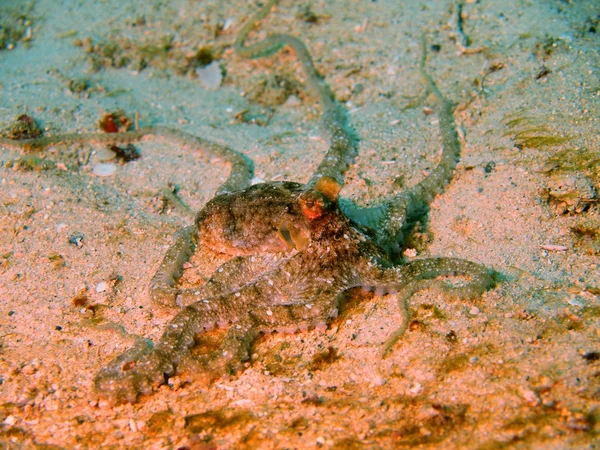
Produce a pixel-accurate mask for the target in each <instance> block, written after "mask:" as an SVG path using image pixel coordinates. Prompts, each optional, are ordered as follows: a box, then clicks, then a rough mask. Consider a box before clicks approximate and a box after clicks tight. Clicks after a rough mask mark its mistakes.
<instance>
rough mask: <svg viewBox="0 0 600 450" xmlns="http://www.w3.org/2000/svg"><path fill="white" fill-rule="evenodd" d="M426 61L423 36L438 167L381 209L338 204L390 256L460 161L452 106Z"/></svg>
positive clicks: (424, 72)
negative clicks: (434, 116)
mask: <svg viewBox="0 0 600 450" xmlns="http://www.w3.org/2000/svg"><path fill="white" fill-rule="evenodd" d="M426 59H427V51H426V45H425V37H424V36H423V37H422V39H421V58H420V61H419V70H420V72H421V76H422V78H423V80H424V81H425V84H426V89H427V91H428V92H429V93H431V94H433V95H434V97H435V98H436V101H437V103H438V104H439V112H438V115H439V126H440V134H441V136H442V155H441V157H440V161H439V163H438V165H437V166H436V167H435V168H434V169H433V170H432V171H431V173H430V174H429V175H428V176H427V177H426V178H425V179H423V180H422V181H421V182H420V183H418V184H417V185H415V186H413V187H412V188H410V189H408V190H406V191H404V192H402V193H400V194H397V195H395V196H393V197H391V198H389V199H387V200H385V201H384V202H383V203H382V204H380V205H376V206H373V207H367V208H364V207H360V206H358V205H356V204H354V203H352V202H351V201H349V200H345V201H343V202H341V204H340V207H341V209H342V210H343V211H344V214H346V215H347V216H348V217H350V218H351V219H352V220H353V221H354V222H356V223H358V224H360V225H362V226H366V227H367V228H370V229H372V230H374V233H375V235H376V236H377V241H378V243H379V244H380V245H381V246H383V247H384V248H386V249H387V250H388V251H389V252H390V254H391V255H392V256H393V255H394V254H397V253H398V252H399V251H400V250H401V246H402V244H403V242H404V236H406V234H407V233H409V232H410V231H411V229H412V227H413V226H414V224H415V223H416V222H417V221H418V220H420V219H421V218H422V217H423V216H424V215H425V213H426V211H427V209H428V207H429V204H430V203H431V201H432V200H433V198H434V197H435V196H436V195H438V194H441V193H442V192H443V191H444V190H445V188H446V186H447V185H448V183H450V181H451V180H452V176H453V174H454V170H455V169H456V165H457V164H458V161H459V159H460V152H461V145H460V139H459V137H458V133H457V131H456V122H455V118H454V104H453V103H452V102H451V101H450V100H448V99H446V98H445V97H444V95H443V94H442V92H441V91H440V89H439V88H438V86H437V84H436V83H435V81H434V80H433V78H432V77H431V75H429V73H427V70H426V67H425V62H426Z"/></svg>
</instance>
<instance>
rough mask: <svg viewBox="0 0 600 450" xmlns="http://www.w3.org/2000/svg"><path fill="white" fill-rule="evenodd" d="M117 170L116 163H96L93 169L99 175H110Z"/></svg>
mask: <svg viewBox="0 0 600 450" xmlns="http://www.w3.org/2000/svg"><path fill="white" fill-rule="evenodd" d="M116 171H117V166H115V165H114V164H107V163H103V164H96V165H95V166H94V168H93V169H92V173H93V174H94V175H96V176H98V177H110V176H111V175H113V174H114V173H115V172H116Z"/></svg>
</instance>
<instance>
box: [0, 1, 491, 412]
mask: <svg viewBox="0 0 600 450" xmlns="http://www.w3.org/2000/svg"><path fill="white" fill-rule="evenodd" d="M276 3H277V0H271V1H269V2H267V3H266V4H265V5H264V6H263V7H262V8H261V9H260V10H259V11H258V12H257V13H256V14H255V15H254V16H253V17H252V18H250V19H249V21H248V22H247V23H246V24H245V25H244V26H243V27H242V28H241V31H240V33H239V35H238V38H237V40H236V42H235V45H234V48H235V50H236V51H237V53H238V54H239V55H240V56H242V57H246V58H257V57H261V56H264V55H268V54H273V53H275V52H277V51H278V50H279V49H281V48H282V47H284V46H288V47H291V48H292V49H293V50H294V52H295V54H296V55H297V57H298V59H299V61H300V62H301V65H302V68H303V70H304V72H305V75H306V84H307V87H308V89H309V91H310V92H311V94H312V95H314V96H315V97H316V98H317V99H318V101H319V103H320V105H321V108H322V111H323V112H322V116H321V124H322V128H323V130H324V131H325V133H326V135H327V139H328V141H329V148H328V150H327V152H326V154H325V156H324V158H323V160H322V162H321V163H320V165H319V166H318V167H317V169H316V170H315V172H314V173H313V175H312V176H311V177H310V179H309V181H308V182H307V183H305V184H302V183H297V182H292V181H272V182H264V183H259V184H255V185H251V179H252V169H251V165H250V163H249V161H248V160H247V158H246V157H244V156H243V155H241V154H240V153H238V152H236V151H234V150H232V149H229V148H227V147H224V146H220V145H217V144H214V143H210V142H208V141H205V140H203V139H201V138H197V137H194V136H190V135H186V134H184V133H182V132H179V131H175V130H170V129H168V128H162V127H152V128H141V129H139V130H136V131H131V132H124V133H117V134H112V135H103V134H96V133H90V134H84V135H58V136H51V137H39V138H35V139H28V140H24V141H19V142H18V143H16V141H11V140H9V139H3V140H2V142H1V143H3V144H5V145H9V144H10V145H18V146H20V147H22V148H29V149H31V148H43V147H45V146H48V145H52V144H56V143H58V142H72V141H81V140H86V141H100V142H110V143H114V142H115V141H131V140H135V139H139V138H140V137H142V136H145V135H148V134H154V135H161V136H166V137H167V138H169V139H172V140H180V141H184V142H186V143H187V144H190V143H191V144H193V145H197V146H201V147H203V149H204V150H205V151H207V152H208V153H212V154H216V155H219V156H221V157H224V158H226V159H227V160H228V161H229V162H230V163H231V173H230V176H229V178H228V179H227V180H226V182H225V183H224V184H223V185H222V186H221V187H220V188H219V189H218V191H217V193H216V196H215V197H214V198H213V199H212V200H210V201H209V202H208V203H207V204H206V205H205V206H204V207H203V208H202V209H201V210H200V211H199V212H198V213H197V215H196V217H195V222H194V225H192V226H189V227H186V228H183V229H182V230H180V231H179V232H177V233H176V235H175V236H174V243H173V245H172V246H171V247H170V248H169V249H168V250H167V252H166V254H165V256H164V258H163V261H162V263H161V264H160V266H159V268H158V270H157V271H156V273H155V275H154V276H153V277H152V279H151V282H150V288H149V292H150V297H151V299H152V301H153V302H155V303H156V304H159V305H163V306H170V307H180V308H181V309H180V311H179V312H178V313H177V314H176V315H175V317H174V318H173V319H172V320H171V321H170V322H169V323H168V324H167V326H166V329H165V331H164V332H163V334H162V336H161V337H160V339H159V340H158V341H157V342H156V343H153V342H152V341H150V340H148V339H138V341H137V343H136V344H135V345H134V346H133V347H132V348H130V349H129V350H127V351H125V352H124V353H122V354H120V355H118V356H117V357H116V358H114V359H113V360H112V361H110V362H109V363H108V364H107V365H106V366H104V367H103V368H102V369H101V370H100V371H99V372H98V373H97V374H96V376H95V378H94V384H95V388H96V391H97V393H98V394H99V395H100V396H101V397H104V398H106V399H108V400H109V401H112V402H115V403H121V402H135V401H137V400H138V399H139V398H140V396H141V395H148V394H150V393H152V392H153V391H154V390H155V389H157V387H159V386H160V385H162V384H165V383H166V382H167V380H168V379H169V377H173V376H174V375H175V374H179V373H190V372H192V373H206V374H211V376H213V375H214V376H215V377H217V376H219V375H222V374H224V373H234V372H236V371H238V370H240V369H241V368H242V365H243V363H244V362H245V361H248V360H249V359H250V354H251V349H252V345H253V343H254V342H255V341H256V339H257V338H258V337H259V336H260V335H261V334H264V333H272V332H286V333H294V332H298V331H306V330H325V329H326V328H327V327H328V325H329V324H330V323H331V322H332V321H333V320H334V319H335V318H336V317H337V316H338V314H339V313H340V310H341V308H343V302H344V298H345V297H344V294H345V293H346V292H347V291H349V290H350V289H353V288H363V289H365V290H368V291H374V292H376V293H378V294H384V293H395V294H396V295H397V298H398V302H399V305H400V310H401V312H402V319H401V323H400V325H399V327H398V329H397V330H396V331H395V332H394V333H393V334H392V336H390V338H389V339H388V341H387V342H386V344H385V348H384V354H386V353H387V352H389V351H390V349H391V347H392V346H393V345H394V343H395V342H396V341H397V340H398V339H399V338H400V337H401V336H402V334H403V333H404V332H405V330H406V329H407V327H408V320H409V311H408V308H409V299H410V297H411V296H412V295H413V294H414V293H415V292H417V291H419V290H422V289H425V288H429V287H432V286H439V287H442V288H443V290H444V291H446V292H449V291H452V292H453V293H454V294H455V295H457V296H460V297H461V298H473V297H476V296H479V295H481V294H482V293H483V292H485V291H486V290H488V289H491V288H492V287H494V285H495V283H496V279H497V276H496V272H495V271H494V270H493V269H490V268H488V267H486V266H484V265H481V264H478V263H475V262H471V261H467V260H463V259H457V258H444V257H439V258H422V259H414V260H410V261H407V260H404V259H403V258H402V253H403V251H404V250H405V248H406V240H407V237H408V236H410V234H411V232H412V231H413V230H414V228H415V224H417V223H418V222H419V221H420V220H422V218H423V214H424V211H426V210H427V207H428V205H429V203H430V202H431V201H432V199H433V198H434V197H435V196H436V195H438V194H441V193H442V192H443V191H444V190H445V188H446V186H447V185H448V183H449V182H450V181H451V179H452V176H453V173H454V170H455V168H456V165H457V163H458V161H459V157H460V149H461V147H460V140H459V137H458V134H457V131H456V125H455V119H454V115H453V109H454V106H453V104H452V103H451V102H450V101H449V100H447V99H446V98H445V97H444V96H443V95H442V93H441V92H440V90H439V89H438V87H437V85H436V84H435V82H434V81H433V79H432V77H431V76H430V75H428V73H427V72H426V70H425V60H426V53H425V44H424V40H423V45H422V55H421V60H420V71H421V74H422V76H423V79H424V84H425V86H426V89H427V91H428V93H429V94H432V95H433V97H434V98H435V100H436V103H437V107H438V115H439V119H440V120H439V126H440V132H441V136H442V141H443V150H442V154H441V158H440V161H439V163H438V165H437V166H436V167H435V168H434V169H433V170H432V171H431V173H430V174H429V175H428V176H427V177H426V178H425V179H424V180H422V181H421V182H420V183H418V184H417V185H415V186H413V187H412V188H410V189H407V190H405V191H403V192H400V193H397V194H395V195H393V196H391V197H390V198H388V199H386V200H385V201H383V202H381V203H380V204H378V205H376V206H372V207H362V206H360V205H357V204H355V203H354V202H352V201H350V200H349V199H345V198H342V197H340V191H341V189H342V186H343V182H344V173H345V172H346V170H347V169H348V167H349V165H350V164H351V163H352V161H353V159H354V157H355V156H356V155H357V153H358V139H357V138H356V136H355V133H354V131H353V130H352V128H351V127H350V126H349V125H348V120H347V114H346V112H345V110H344V109H343V108H342V107H341V106H340V105H339V104H338V103H337V102H336V101H335V100H334V98H333V96H332V95H331V93H330V89H329V88H328V86H327V85H326V83H325V82H324V81H323V79H322V78H321V76H320V75H319V73H318V72H317V70H316V69H315V67H314V64H313V62H312V59H311V57H310V54H309V52H308V50H307V48H306V47H305V46H304V44H303V43H302V42H301V41H300V40H298V39H297V38H295V37H292V36H290V35H285V34H281V35H270V36H268V37H267V38H266V39H264V40H262V41H260V42H258V43H255V44H252V45H246V40H247V38H248V35H249V34H250V32H251V30H252V28H253V27H254V26H255V25H256V23H257V22H259V21H260V20H262V19H263V18H264V17H265V16H266V15H267V14H268V12H269V11H270V10H271V8H272V7H273V6H274V5H275V4H276ZM196 251H212V252H216V253H219V254H224V255H226V256H227V258H228V259H227V260H226V262H225V263H223V264H222V265H221V266H220V267H219V268H218V269H217V270H216V271H215V273H214V274H213V275H212V276H211V277H210V278H209V279H208V280H206V281H205V282H204V283H202V284H201V285H200V286H197V287H192V288H185V289H184V288H181V287H180V286H179V285H178V280H179V279H180V277H181V275H182V272H183V267H184V264H185V263H186V261H188V259H189V258H190V257H191V256H192V255H193V254H194V252H196ZM453 276H460V277H461V279H462V283H459V284H456V283H454V284H449V283H447V282H446V281H444V280H443V279H444V278H447V277H453ZM213 329H222V330H223V332H222V333H221V335H222V338H221V339H220V341H219V342H218V345H217V346H216V348H214V349H211V350H210V351H208V352H204V353H202V354H196V353H197V352H196V353H195V352H194V351H193V349H194V347H195V345H196V344H197V342H198V341H199V339H201V337H202V336H203V335H206V334H207V333H208V332H210V331H211V330H213Z"/></svg>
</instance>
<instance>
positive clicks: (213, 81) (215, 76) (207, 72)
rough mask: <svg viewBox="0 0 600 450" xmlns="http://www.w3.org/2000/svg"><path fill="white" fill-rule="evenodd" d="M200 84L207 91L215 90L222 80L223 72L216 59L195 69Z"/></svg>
mask: <svg viewBox="0 0 600 450" xmlns="http://www.w3.org/2000/svg"><path fill="white" fill-rule="evenodd" d="M196 75H198V79H199V80H200V84H202V86H204V88H206V89H208V90H209V91H216V90H217V89H219V87H221V83H222V82H223V73H222V71H221V66H220V65H219V62H218V61H213V62H211V63H210V64H209V65H208V66H205V67H199V68H197V69H196Z"/></svg>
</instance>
